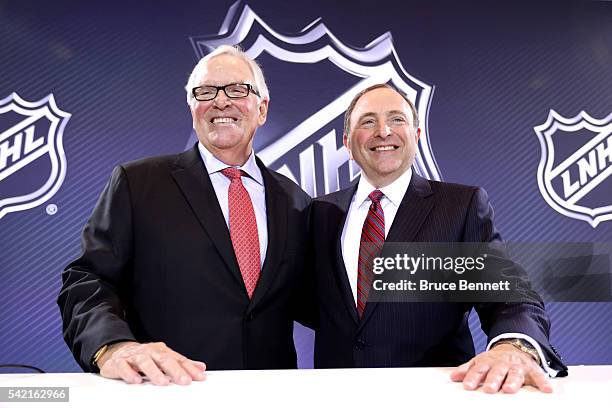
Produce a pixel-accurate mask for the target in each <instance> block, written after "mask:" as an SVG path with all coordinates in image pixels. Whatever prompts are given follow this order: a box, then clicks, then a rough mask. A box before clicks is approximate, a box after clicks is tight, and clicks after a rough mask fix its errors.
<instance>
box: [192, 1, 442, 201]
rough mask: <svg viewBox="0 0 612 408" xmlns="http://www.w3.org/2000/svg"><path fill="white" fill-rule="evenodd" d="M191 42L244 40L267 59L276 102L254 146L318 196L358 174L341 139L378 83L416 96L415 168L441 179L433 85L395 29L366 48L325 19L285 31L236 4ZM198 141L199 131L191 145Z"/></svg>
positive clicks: (202, 49)
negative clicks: (397, 42) (343, 37)
mask: <svg viewBox="0 0 612 408" xmlns="http://www.w3.org/2000/svg"><path fill="white" fill-rule="evenodd" d="M191 40H192V44H193V47H194V50H195V52H196V55H197V56H198V57H202V56H204V55H206V54H208V53H209V52H210V51H211V50H213V49H214V48H215V47H217V46H218V45H221V44H240V46H241V47H242V48H243V49H244V50H245V52H246V53H247V54H248V55H249V56H251V57H252V58H257V59H258V61H259V62H260V63H262V65H263V69H264V72H265V73H266V79H267V82H268V86H269V88H270V94H271V101H270V112H269V115H268V121H267V122H266V124H265V126H263V127H262V128H261V129H259V130H258V131H257V135H256V136H255V140H254V146H255V150H256V152H257V154H258V156H259V157H260V158H261V159H262V160H263V162H264V163H265V164H266V165H268V166H270V167H271V168H273V169H275V170H277V171H279V172H280V173H283V174H285V175H286V176H288V177H289V178H291V179H293V180H294V181H295V182H296V183H297V184H299V185H301V187H302V188H303V189H304V190H305V191H306V192H307V193H309V194H310V195H311V196H313V197H315V196H320V195H323V194H327V193H330V192H333V191H336V190H338V189H340V188H343V187H346V186H347V185H348V184H349V183H350V182H351V181H352V180H353V179H354V178H355V177H357V175H358V174H359V171H360V170H359V168H358V166H357V165H356V164H355V163H354V162H352V161H350V162H349V156H348V152H347V151H346V149H345V148H344V146H343V145H342V133H343V129H342V119H343V115H344V111H345V110H346V108H347V107H348V105H349V103H350V101H351V99H352V98H353V96H354V95H355V94H357V93H358V92H360V91H361V90H363V89H365V88H367V87H368V86H370V85H373V84H377V83H391V84H392V85H394V86H395V87H396V88H398V89H400V90H401V91H403V92H404V93H405V94H406V95H407V96H408V98H409V99H410V100H411V101H412V102H414V104H415V106H416V108H417V110H418V112H419V122H420V123H421V138H420V140H419V148H418V151H417V157H416V160H415V164H414V168H415V171H416V172H417V173H419V174H421V175H422V176H424V177H427V178H430V179H434V180H440V178H441V176H440V172H439V170H438V167H437V165H436V162H435V159H434V155H433V152H432V150H431V144H430V141H429V134H428V129H427V116H428V112H429V105H430V102H431V97H432V95H433V86H431V85H428V84H427V83H425V82H424V81H422V80H419V79H417V78H416V77H415V76H413V75H410V74H409V73H408V72H406V70H405V69H404V68H403V66H402V64H401V62H400V60H399V58H398V55H397V53H396V51H395V48H394V46H393V40H392V37H391V34H390V33H385V34H383V35H381V36H380V37H379V38H376V39H374V40H373V41H372V42H370V44H368V45H367V46H365V47H364V48H355V47H351V46H348V45H346V44H344V43H342V42H341V41H340V40H339V39H338V38H336V37H335V36H334V35H333V33H332V32H331V31H330V30H329V29H328V28H327V26H326V25H325V24H324V23H323V22H322V20H321V19H318V20H316V21H314V22H312V23H311V24H309V25H307V26H306V27H305V28H303V29H302V30H301V31H299V32H298V33H297V34H291V35H288V34H282V33H279V32H277V31H275V30H274V29H273V28H272V27H271V26H270V25H268V24H267V23H266V22H265V21H263V20H262V19H261V18H260V17H259V16H258V15H257V14H255V13H254V12H253V10H252V9H251V8H250V7H249V6H248V5H245V4H244V3H242V2H237V3H235V4H234V5H233V6H232V7H230V10H229V12H228V14H227V16H226V17H225V21H224V22H223V25H222V26H221V29H220V30H219V32H218V33H217V34H214V35H207V36H200V37H192V38H191ZM195 140H196V138H195V135H193V134H192V135H191V138H190V140H189V142H188V146H189V145H190V144H191V143H193V142H195Z"/></svg>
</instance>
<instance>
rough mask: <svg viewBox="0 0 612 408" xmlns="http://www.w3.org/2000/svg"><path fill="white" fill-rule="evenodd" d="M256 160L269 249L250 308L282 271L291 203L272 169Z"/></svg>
mask: <svg viewBox="0 0 612 408" xmlns="http://www.w3.org/2000/svg"><path fill="white" fill-rule="evenodd" d="M256 161H257V165H258V166H259V169H260V170H261V174H262V176H263V180H264V187H265V189H266V219H267V226H268V249H267V250H266V259H265V261H264V264H263V265H262V268H261V274H260V275H259V281H258V282H257V286H256V287H255V292H254V293H253V298H252V300H251V304H250V306H249V310H250V309H252V308H253V307H254V306H255V305H256V304H257V302H258V301H259V300H261V299H262V298H263V296H265V294H266V291H267V290H268V289H269V288H270V286H271V284H272V282H274V280H275V279H276V278H277V277H278V275H279V274H280V273H281V269H280V268H279V266H280V261H281V260H282V255H283V253H284V252H285V246H286V244H287V239H288V238H289V236H288V234H287V217H288V211H289V203H288V200H287V196H286V193H285V192H283V191H282V190H281V189H280V187H279V184H278V181H276V180H275V179H274V177H273V176H272V174H271V173H270V171H269V170H268V169H267V168H266V167H265V166H264V164H263V163H262V162H261V161H260V160H259V158H256Z"/></svg>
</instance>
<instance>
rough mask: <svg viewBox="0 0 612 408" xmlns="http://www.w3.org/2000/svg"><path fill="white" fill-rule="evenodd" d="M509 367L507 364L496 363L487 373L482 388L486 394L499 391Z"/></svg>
mask: <svg viewBox="0 0 612 408" xmlns="http://www.w3.org/2000/svg"><path fill="white" fill-rule="evenodd" d="M509 368H510V367H509V366H508V365H507V364H503V363H497V364H495V365H494V366H493V367H492V368H491V369H490V370H489V372H488V373H487V378H486V379H485V382H484V385H483V389H484V392H486V393H488V394H494V393H496V392H497V391H499V387H501V386H502V384H503V383H504V380H505V379H506V374H508V369H509Z"/></svg>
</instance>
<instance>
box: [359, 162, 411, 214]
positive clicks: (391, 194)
mask: <svg viewBox="0 0 612 408" xmlns="http://www.w3.org/2000/svg"><path fill="white" fill-rule="evenodd" d="M411 179H412V167H409V168H408V170H406V171H405V172H404V173H403V174H402V175H401V176H399V177H398V178H397V179H395V181H393V183H391V184H389V185H388V186H386V187H383V188H379V190H380V191H381V192H382V193H383V194H384V195H385V197H387V199H388V200H389V201H391V203H392V204H393V205H394V206H395V207H399V205H400V203H401V202H402V199H403V198H404V195H405V194H406V190H408V186H409V185H410V180H411ZM374 190H376V188H374V186H373V185H372V184H371V183H370V182H369V181H368V180H367V179H366V178H365V177H364V176H363V175H362V176H361V177H360V178H359V184H358V185H357V192H356V193H355V203H356V204H357V205H358V206H359V207H361V206H362V205H363V204H364V203H366V202H367V201H369V199H368V196H369V195H370V193H371V192H372V191H374ZM366 200H367V201H366Z"/></svg>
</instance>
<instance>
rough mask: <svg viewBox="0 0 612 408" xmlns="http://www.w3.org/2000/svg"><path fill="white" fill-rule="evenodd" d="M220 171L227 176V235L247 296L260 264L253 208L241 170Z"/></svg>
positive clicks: (250, 296) (254, 284)
mask: <svg viewBox="0 0 612 408" xmlns="http://www.w3.org/2000/svg"><path fill="white" fill-rule="evenodd" d="M221 173H223V175H224V176H225V177H227V178H229V179H230V180H231V183H230V186H229V190H228V194H227V198H228V204H229V229H230V237H231V238H232V246H233V247H234V253H235V254H236V259H237V260H238V267H239V268H240V273H241V274H242V279H243V280H244V285H245V286H246V290H247V293H248V294H249V299H250V298H252V297H253V291H254V290H255V286H256V285H257V280H258V279H259V271H260V265H261V260H260V253H259V234H258V233H257V220H256V219H255V211H254V210H253V203H252V202H251V197H250V196H249V192H248V191H247V190H246V188H244V185H243V184H242V180H241V179H240V177H241V176H242V174H243V173H242V170H239V169H236V168H232V167H228V168H226V169H223V170H221Z"/></svg>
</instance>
